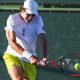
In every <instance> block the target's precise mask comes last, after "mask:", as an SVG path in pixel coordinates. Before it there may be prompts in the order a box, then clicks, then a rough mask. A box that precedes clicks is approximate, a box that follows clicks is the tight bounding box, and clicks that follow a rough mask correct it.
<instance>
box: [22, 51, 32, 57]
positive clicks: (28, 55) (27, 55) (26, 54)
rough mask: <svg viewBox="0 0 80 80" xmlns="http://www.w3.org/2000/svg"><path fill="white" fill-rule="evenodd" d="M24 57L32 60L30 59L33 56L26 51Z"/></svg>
mask: <svg viewBox="0 0 80 80" xmlns="http://www.w3.org/2000/svg"><path fill="white" fill-rule="evenodd" d="M22 55H23V57H26V58H27V59H30V57H31V56H32V54H31V53H30V52H28V51H26V50H24V51H23V53H22Z"/></svg>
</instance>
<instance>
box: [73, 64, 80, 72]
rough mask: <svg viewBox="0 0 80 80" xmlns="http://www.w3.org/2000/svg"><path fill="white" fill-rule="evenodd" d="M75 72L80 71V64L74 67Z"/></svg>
mask: <svg viewBox="0 0 80 80" xmlns="http://www.w3.org/2000/svg"><path fill="white" fill-rule="evenodd" d="M74 68H75V70H77V71H80V63H76V64H75V65H74Z"/></svg>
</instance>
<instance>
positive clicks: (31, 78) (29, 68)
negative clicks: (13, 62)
mask: <svg viewBox="0 0 80 80" xmlns="http://www.w3.org/2000/svg"><path fill="white" fill-rule="evenodd" d="M23 64H24V67H25V71H24V72H23V76H24V77H25V80H26V79H28V80H36V66H35V65H32V64H30V63H27V62H23Z"/></svg>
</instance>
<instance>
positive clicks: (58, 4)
mask: <svg viewBox="0 0 80 80" xmlns="http://www.w3.org/2000/svg"><path fill="white" fill-rule="evenodd" d="M23 2H24V0H13V1H12V0H0V32H1V33H0V58H1V57H2V56H3V53H4V51H5V50H6V47H7V40H6V36H5V31H4V27H5V26H6V20H7V18H8V16H9V15H10V14H14V13H17V12H18V11H19V7H20V6H21V5H22V4H23ZM37 2H38V4H39V9H38V11H39V14H40V15H41V16H42V18H43V21H44V25H45V29H46V36H47V40H48V59H56V58H58V57H60V56H61V55H64V54H67V53H75V52H80V0H37ZM37 51H38V53H40V49H39V45H37ZM38 57H39V58H40V57H41V55H40V54H38ZM60 79H61V80H80V77H70V76H67V75H65V74H63V73H61V72H57V71H51V70H45V69H38V72H37V80H60ZM0 80H10V78H9V75H8V74H7V71H6V67H5V64H4V62H3V61H2V60H1V59H0Z"/></svg>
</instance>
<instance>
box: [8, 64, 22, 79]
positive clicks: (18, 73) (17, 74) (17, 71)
mask: <svg viewBox="0 0 80 80" xmlns="http://www.w3.org/2000/svg"><path fill="white" fill-rule="evenodd" d="M8 73H9V75H10V77H11V79H12V80H23V76H22V70H21V68H20V67H19V66H17V65H13V66H11V68H10V69H8Z"/></svg>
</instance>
